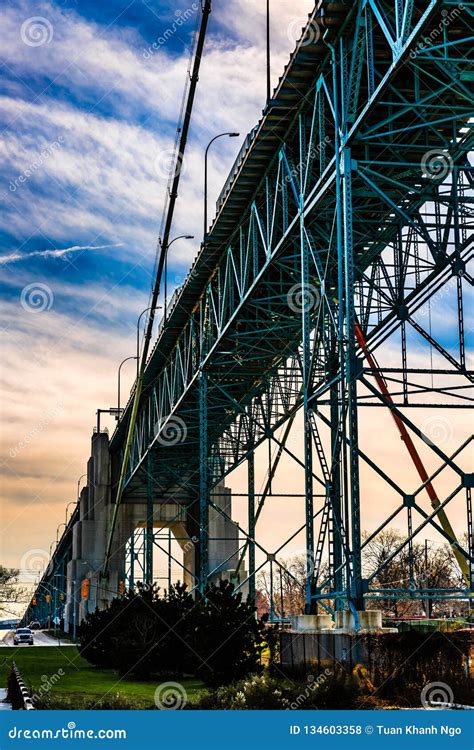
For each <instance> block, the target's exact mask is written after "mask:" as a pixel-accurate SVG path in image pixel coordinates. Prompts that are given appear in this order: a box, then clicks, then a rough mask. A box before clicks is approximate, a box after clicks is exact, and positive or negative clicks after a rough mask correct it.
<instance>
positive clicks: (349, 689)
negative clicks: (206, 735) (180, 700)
mask: <svg viewBox="0 0 474 750" xmlns="http://www.w3.org/2000/svg"><path fill="white" fill-rule="evenodd" d="M358 696H359V690H358V688H357V686H356V685H355V684H354V682H353V681H352V680H351V679H349V678H346V677H334V676H333V675H326V674H323V675H320V676H319V677H314V676H308V678H307V680H306V681H304V682H303V681H302V682H295V681H293V680H291V681H290V680H285V679H281V678H276V677H271V676H270V675H268V674H264V675H252V676H251V677H248V678H247V679H245V680H240V681H238V682H234V683H232V684H231V685H227V686H225V687H220V688H217V689H215V690H210V691H208V692H207V693H205V694H204V695H203V696H202V697H201V698H200V699H199V701H198V702H197V703H194V704H193V705H192V706H189V708H200V709H221V710H245V709H247V710H256V709H267V710H282V709H286V710H308V709H323V708H341V707H343V708H354V707H355V706H356V703H357V699H358Z"/></svg>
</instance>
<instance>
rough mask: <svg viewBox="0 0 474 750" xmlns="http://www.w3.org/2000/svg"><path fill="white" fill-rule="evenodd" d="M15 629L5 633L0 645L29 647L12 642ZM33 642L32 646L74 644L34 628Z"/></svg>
mask: <svg viewBox="0 0 474 750" xmlns="http://www.w3.org/2000/svg"><path fill="white" fill-rule="evenodd" d="M14 633H15V631H14V630H9V631H8V632H7V634H6V635H5V636H4V637H3V639H2V640H0V647H2V646H3V647H10V648H12V647H14V648H31V646H28V645H27V644H23V643H22V644H21V646H15V644H14V643H13V636H14ZM33 634H34V643H33V646H74V643H71V641H68V640H65V639H64V638H62V639H61V640H59V639H58V638H53V637H52V636H51V635H48V633H45V632H44V631H43V630H34V631H33Z"/></svg>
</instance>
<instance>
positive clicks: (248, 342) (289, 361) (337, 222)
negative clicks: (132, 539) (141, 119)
mask: <svg viewBox="0 0 474 750" xmlns="http://www.w3.org/2000/svg"><path fill="white" fill-rule="evenodd" d="M417 6H418V7H416V8H415V7H414V3H412V2H400V1H398V2H386V3H379V2H360V3H353V4H352V7H351V9H350V10H348V11H347V14H346V17H345V19H344V22H343V23H342V31H341V32H340V33H339V34H331V33H329V38H325V41H323V40H322V39H321V38H320V34H319V32H318V34H313V37H314V36H316V37H318V38H317V39H314V38H313V39H312V43H311V44H307V45H305V46H304V47H303V46H300V47H299V48H298V49H297V51H296V53H295V55H294V56H293V58H292V61H290V66H289V67H288V69H287V71H286V76H285V81H286V83H287V84H289V85H290V88H292V90H293V93H294V95H295V96H296V95H297V96H296V99H297V101H292V107H291V108H290V114H288V111H287V109H288V108H286V109H285V104H284V100H283V92H284V88H283V84H280V86H279V91H278V92H277V97H276V99H275V101H274V102H273V105H272V106H273V108H274V110H275V112H278V111H279V104H281V105H282V108H283V109H284V110H285V116H282V117H281V120H282V121H283V120H284V122H285V124H286V130H285V135H284V138H283V144H280V147H279V148H278V149H276V150H275V152H274V153H273V154H270V155H269V156H268V163H267V165H266V167H265V169H264V170H263V171H262V170H261V171H260V173H259V174H258V177H254V180H253V183H254V187H252V192H251V193H250V194H249V188H247V182H248V179H247V178H244V175H245V168H246V164H249V165H251V163H252V152H253V151H256V150H257V148H258V146H259V143H260V142H261V139H262V137H263V135H262V133H263V130H264V125H265V126H266V127H268V123H265V122H264V123H262V124H261V126H260V128H259V129H257V132H256V136H255V141H254V144H253V147H251V148H250V150H249V151H248V153H247V156H246V158H245V160H244V163H243V165H242V166H241V167H239V170H240V171H238V172H237V176H236V178H235V180H234V184H233V185H231V188H230V192H228V194H227V197H226V199H225V202H224V204H223V206H222V207H221V209H220V212H219V214H218V216H217V219H216V221H215V223H214V225H213V228H212V231H211V234H210V239H209V242H208V243H207V244H206V247H204V248H203V249H202V251H201V255H200V256H199V258H198V260H197V261H196V263H195V266H194V267H193V270H192V272H191V274H190V277H188V281H187V283H186V285H185V288H184V290H183V291H182V294H181V301H178V304H177V306H176V308H175V310H174V311H173V313H172V315H171V318H170V320H169V321H168V322H167V325H165V327H164V328H163V331H162V335H161V337H160V338H159V340H158V342H157V345H156V347H155V350H154V352H153V354H152V356H151V358H150V362H149V365H148V368H147V379H146V390H145V394H144V397H143V400H142V406H141V411H140V414H139V418H138V421H137V426H136V430H135V435H134V441H133V448H132V454H131V460H130V465H129V471H128V477H127V491H128V492H129V493H133V494H134V495H139V494H140V493H142V492H143V491H144V488H145V486H146V470H145V468H144V462H145V458H146V456H147V455H150V456H151V461H152V464H151V466H152V473H153V482H154V486H155V491H156V492H157V493H158V494H159V495H160V496H161V497H162V498H163V499H172V498H174V499H176V498H178V499H180V500H182V501H184V502H189V501H190V499H191V500H192V499H193V498H200V502H201V535H202V536H203V537H205V533H206V532H205V522H204V515H205V505H206V504H207V503H209V502H210V500H208V499H205V500H204V499H203V493H205V494H206V497H207V494H208V491H209V487H210V486H211V485H214V486H215V484H217V482H218V481H219V480H220V479H221V478H222V476H224V475H225V474H226V473H228V472H229V471H231V470H232V468H234V467H235V466H236V465H237V464H238V463H239V462H241V461H242V460H243V459H244V458H246V457H247V456H248V455H250V453H251V451H252V450H253V449H254V448H255V447H256V446H258V445H259V444H260V443H261V442H262V441H263V440H265V439H269V438H270V439H273V440H275V439H276V432H277V429H278V428H279V427H281V425H282V424H284V422H285V421H286V420H287V419H289V418H290V417H291V416H292V415H293V414H294V413H295V410H297V409H298V408H299V407H300V406H303V408H304V411H305V423H306V425H307V428H306V436H307V437H306V458H305V461H304V466H305V469H306V491H305V496H306V501H307V514H306V526H307V538H308V544H309V545H310V555H311V558H310V562H311V559H312V556H313V553H314V542H313V533H312V526H313V518H312V516H313V509H312V497H313V490H312V484H313V481H314V480H319V481H320V482H322V484H323V485H326V484H327V482H326V481H325V480H322V479H321V477H319V476H318V474H317V473H315V472H314V471H313V470H312V469H311V456H312V453H311V451H310V438H311V435H313V433H314V427H313V428H312V427H311V424H310V421H311V419H312V413H313V411H314V409H315V408H317V407H318V406H323V405H327V404H329V405H331V407H332V416H331V419H330V426H331V429H332V435H333V438H332V450H331V454H332V455H331V462H330V465H331V471H332V475H333V476H332V480H333V481H332V484H333V485H334V482H335V481H336V476H335V474H337V472H335V470H334V467H335V466H336V465H337V464H338V463H339V461H340V459H341V455H342V453H344V455H345V452H346V448H347V450H348V464H347V467H346V469H344V471H348V477H347V478H346V479H345V480H344V481H342V485H344V486H342V485H341V486H340V487H339V488H337V489H336V491H335V492H334V486H333V487H332V495H331V493H329V499H328V502H330V503H331V512H330V513H329V514H328V513H326V517H327V516H328V515H329V516H330V517H331V519H332V521H333V520H334V513H335V512H336V513H337V514H339V516H340V513H341V495H344V497H347V496H348V494H349V495H350V498H351V503H352V504H351V505H350V506H347V508H348V510H347V509H346V512H345V518H344V519H342V518H341V520H340V521H339V522H338V524H336V530H334V524H333V529H332V532H331V534H332V539H331V540H330V544H331V548H332V553H334V554H333V557H334V560H335V562H334V570H333V571H332V573H331V576H330V578H331V581H332V583H331V585H330V586H329V591H330V592H334V591H337V592H341V591H342V593H341V597H342V596H344V597H347V595H349V596H351V597H353V598H354V599H356V600H357V603H358V604H359V605H360V606H362V596H363V593H364V591H363V587H364V585H365V584H364V583H363V580H362V573H361V568H360V553H361V548H362V545H361V542H360V502H361V500H360V498H359V488H358V478H357V475H358V465H359V460H360V458H361V457H362V458H363V460H364V461H366V462H368V463H369V465H371V466H372V467H373V468H374V469H375V468H376V467H375V466H374V461H373V459H371V458H370V456H361V452H360V450H359V448H358V440H357V419H358V410H359V408H360V406H361V405H362V404H369V403H371V404H372V405H375V404H376V403H377V402H379V403H380V402H381V400H380V397H379V394H377V392H376V390H375V391H372V394H371V395H370V397H368V396H367V395H365V396H364V399H363V400H362V401H361V397H360V394H359V393H358V387H357V381H358V379H359V378H360V377H361V376H363V377H364V378H365V379H366V382H367V383H368V382H369V381H368V380H367V376H368V375H370V374H371V372H370V368H367V366H366V364H365V369H364V362H363V358H362V352H361V351H360V349H358V347H357V344H356V341H355V338H354V321H355V320H356V319H357V320H358V321H359V323H360V326H361V329H362V331H363V333H364V336H365V337H366V339H367V341H368V342H369V345H370V347H371V350H372V351H373V350H375V349H377V347H379V346H380V345H381V344H382V343H383V342H384V341H386V340H387V339H388V338H389V337H393V335H394V332H396V331H398V330H400V331H401V336H402V352H403V353H404V354H403V357H402V359H403V362H402V366H401V368H400V372H399V373H393V377H394V378H395V379H396V380H397V381H398V380H399V381H400V388H401V391H400V398H401V399H402V401H401V404H402V405H403V404H404V405H407V403H408V402H409V400H410V398H409V397H410V396H413V394H414V393H416V392H418V393H420V392H423V395H426V393H429V392H430V389H429V388H427V387H426V386H425V385H422V384H421V385H420V384H414V383H413V382H411V381H410V377H411V375H410V373H409V371H408V369H407V364H406V335H407V328H409V327H411V328H414V329H415V330H417V331H418V333H419V334H420V335H422V336H424V338H425V339H426V340H429V342H430V344H431V345H432V346H435V347H436V348H437V351H439V352H440V353H441V354H442V355H443V356H445V357H446V359H447V362H448V363H449V365H450V367H451V369H452V368H454V370H455V371H456V373H457V374H458V375H459V376H462V377H463V378H464V379H466V380H469V379H472V374H470V373H469V372H467V370H466V360H465V352H464V331H463V325H462V323H463V310H462V295H463V286H464V285H466V284H471V283H472V277H471V276H470V275H469V273H467V272H466V264H467V262H468V261H469V259H470V257H471V250H470V245H469V241H470V232H471V231H472V224H473V218H472V217H473V214H472V181H473V175H472V167H471V166H470V164H469V161H468V154H469V150H470V146H471V144H472V114H473V112H472V109H473V107H472V79H473V72H472V62H471V61H470V60H469V51H470V48H471V46H472V40H471V39H470V34H471V32H472V28H471V27H472V18H473V7H474V4H473V3H464V4H463V7H462V8H461V7H460V6H455V5H454V4H452V3H440V2H425V3H418V4H417ZM420 6H421V7H420ZM327 20H328V19H327V18H326V22H327ZM312 23H319V22H317V21H315V20H314V19H313V21H312ZM318 29H319V26H318ZM321 30H323V29H321ZM304 38H306V37H304ZM326 42H327V43H328V44H326ZM311 50H312V52H313V55H314V59H320V60H321V63H320V65H319V66H318V67H315V68H314V75H313V79H312V80H311V81H310V82H308V83H307V84H306V83H305V88H304V90H303V91H302V90H299V89H298V86H297V85H296V84H295V83H291V74H292V71H293V70H294V69H295V68H296V67H297V65H298V64H301V60H304V59H305V56H308V55H310V51H311ZM298 56H300V57H298ZM278 93H280V94H281V96H282V100H281V102H279V99H278ZM291 109H293V111H291ZM249 170H250V171H248V172H247V175H250V176H251V167H250V166H249ZM242 194H243V195H244V196H245V195H247V196H248V197H242ZM236 206H237V207H238V208H237V216H238V221H237V222H234V221H232V220H231V219H230V218H228V217H229V216H231V215H232V211H234V213H235V211H236ZM425 255H426V257H425ZM203 269H204V271H205V272H206V275H207V280H206V282H205V283H204V284H202V285H201V286H200V287H198V283H197V280H201V279H202V278H203ZM450 279H453V280H454V283H455V284H456V285H457V288H458V311H457V312H458V316H459V359H456V358H455V357H453V356H452V355H451V354H449V353H448V352H447V350H446V348H445V347H443V346H442V344H441V343H439V342H436V340H435V337H433V335H432V333H429V332H428V331H426V330H424V328H423V326H422V325H420V323H419V322H418V321H417V320H415V318H414V315H415V313H416V310H417V309H418V308H419V307H420V306H421V305H422V304H423V302H425V301H426V300H427V299H429V298H430V296H431V295H433V294H434V293H435V292H436V290H437V289H438V288H439V287H440V286H441V285H442V284H445V283H447V282H448V281H449V280H450ZM191 293H192V294H193V295H194V302H193V303H192V304H190V303H189V294H191ZM301 300H303V302H304V301H306V302H308V303H309V304H308V305H305V304H301ZM312 301H313V302H314V301H317V303H318V304H314V305H311V302H312ZM308 308H311V309H310V310H308ZM183 316H184V320H183ZM178 319H180V320H181V321H183V322H182V324H181V325H180V326H179V328H178V329H177V330H178V333H177V330H176V327H175V326H174V321H175V320H178ZM173 338H174V339H175V343H174V345H173V346H171V347H170V348H168V349H167V348H166V347H165V345H167V342H169V341H170V340H173ZM403 341H404V342H405V343H403ZM203 378H204V379H205V381H206V398H205V418H204V416H203V399H202V385H200V384H202V383H203ZM369 391H370V389H369ZM444 392H445V393H446V394H447V395H449V397H450V403H451V404H454V403H455V402H456V400H457V401H460V399H464V402H463V403H466V401H465V399H466V398H468V396H467V395H466V393H467V392H464V391H460V390H458V386H455V387H450V388H448V389H445V391H444ZM200 394H201V396H200ZM331 394H332V395H331ZM126 418H127V415H126V416H125V419H124V420H123V425H122V426H121V427H119V429H118V430H117V432H116V434H115V435H114V437H113V439H112V450H115V451H117V453H118V454H120V449H121V447H122V446H121V441H122V439H123V429H124V426H125V424H126ZM403 418H404V419H405V420H407V418H406V417H405V416H404V417H403ZM173 424H175V425H176V426H177V429H178V432H177V433H176V439H172V440H170V439H169V437H168V438H167V434H168V435H169V430H170V428H171V427H172V425H173ZM410 427H411V428H414V426H413V424H412V423H410ZM203 430H204V431H205V432H203ZM203 439H204V440H205V442H206V443H207V446H208V449H207V450H205V451H203ZM433 449H434V450H435V451H436V452H437V454H438V455H439V456H440V458H442V460H443V461H444V462H445V463H446V464H447V465H450V466H451V468H453V466H454V465H455V462H454V461H453V460H452V459H450V458H449V457H447V456H445V455H444V454H443V452H442V451H440V450H439V449H438V448H437V447H436V446H434V447H433ZM282 450H285V451H286V450H287V448H286V447H284V448H283V449H282ZM204 454H207V455H208V459H207V461H206V460H205V455H204ZM402 460H404V457H403V458H402ZM205 477H207V478H205ZM384 478H385V480H386V481H387V482H388V483H389V484H390V485H391V486H396V488H397V490H398V491H400V492H401V490H400V487H399V486H398V484H397V483H396V482H394V481H393V480H392V479H390V478H389V477H387V476H386V475H385V476H384ZM342 479H344V478H343V477H342ZM340 480H341V477H339V480H338V481H339V483H340V484H341V482H340ZM466 489H467V488H466ZM402 494H403V493H402ZM336 504H338V508H336V507H335V505H336ZM468 505H469V504H468ZM339 516H338V517H339ZM430 523H436V520H435V518H434V517H433V518H432V519H430ZM242 533H243V534H246V532H245V530H242ZM336 537H337V539H336ZM205 546H206V545H205V539H203V542H202V552H203V553H204V558H203V557H201V563H202V565H203V566H204V567H203V568H202V571H201V572H202V573H203V571H204V569H205V562H203V560H205ZM464 553H465V554H466V556H467V557H469V556H470V557H471V558H472V548H471V549H470V550H467V551H466V550H464ZM334 555H335V556H334ZM309 567H312V566H311V565H310V566H309ZM343 568H344V570H343ZM309 578H310V576H308V579H309ZM336 582H337V583H336ZM341 587H343V588H342V590H341ZM323 595H326V594H318V593H315V589H314V588H313V589H312V590H310V589H308V605H310V604H311V601H312V600H313V599H314V598H315V597H316V598H317V597H318V596H323Z"/></svg>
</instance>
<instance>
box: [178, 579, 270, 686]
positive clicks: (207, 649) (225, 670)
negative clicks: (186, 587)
mask: <svg viewBox="0 0 474 750" xmlns="http://www.w3.org/2000/svg"><path fill="white" fill-rule="evenodd" d="M193 614H194V631H193V634H192V636H191V643H192V647H193V650H194V651H195V654H196V673H197V675H198V676H199V677H200V678H201V679H202V680H203V681H204V682H205V683H206V685H210V686H217V685H225V684H227V683H229V682H231V681H232V680H238V679H240V678H242V677H245V676H246V675H248V674H250V673H252V672H255V671H256V670H257V669H258V668H259V667H260V661H261V659H260V657H261V652H262V649H263V645H264V643H263V641H264V632H265V625H264V622H263V621H262V620H257V618H256V616H255V608H254V607H253V605H252V604H249V603H247V602H243V601H242V594H240V593H239V594H234V587H233V585H232V584H231V583H229V582H228V581H220V583H219V585H211V586H208V587H207V589H206V591H205V598H204V600H202V601H201V602H200V603H199V605H198V606H197V607H196V609H195V611H194V613H193Z"/></svg>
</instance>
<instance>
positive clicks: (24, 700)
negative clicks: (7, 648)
mask: <svg viewBox="0 0 474 750" xmlns="http://www.w3.org/2000/svg"><path fill="white" fill-rule="evenodd" d="M7 698H8V700H9V702H10V703H11V704H12V709H13V710H14V711H34V710H35V707H34V705H33V701H32V700H31V697H30V694H29V692H28V689H27V687H26V685H25V683H24V682H23V678H22V676H21V674H20V671H19V669H18V667H17V666H16V664H15V662H13V666H12V671H11V672H10V675H9V677H8V688H7Z"/></svg>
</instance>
